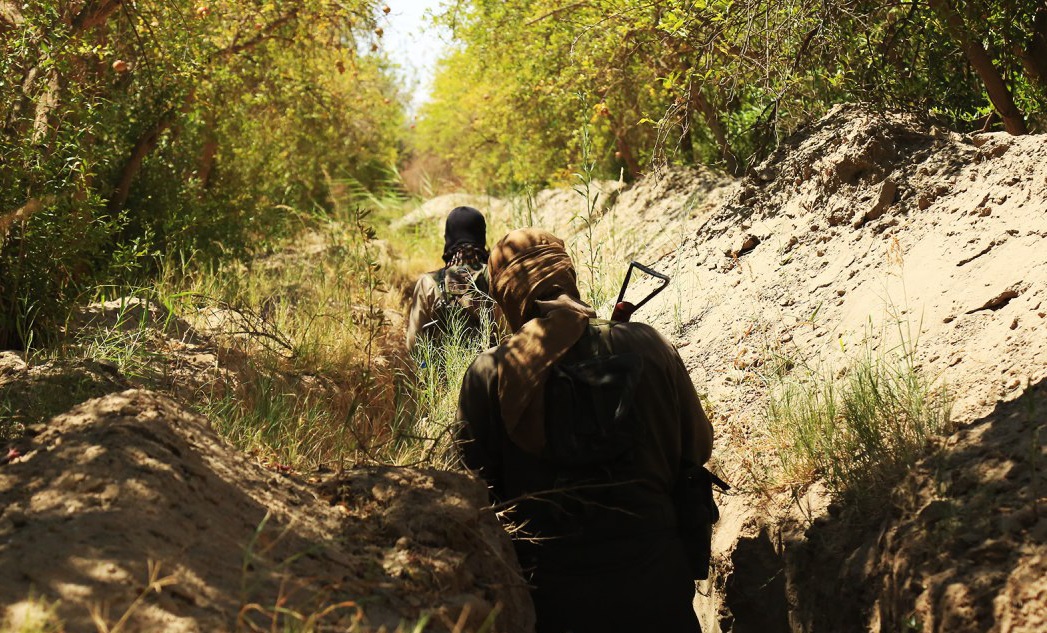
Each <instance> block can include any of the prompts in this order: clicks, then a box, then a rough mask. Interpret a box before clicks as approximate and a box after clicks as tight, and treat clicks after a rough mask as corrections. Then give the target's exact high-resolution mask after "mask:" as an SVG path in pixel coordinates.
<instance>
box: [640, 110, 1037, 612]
mask: <svg viewBox="0 0 1047 633" xmlns="http://www.w3.org/2000/svg"><path fill="white" fill-rule="evenodd" d="M655 187H657V184H656V183H655V182H645V183H641V184H640V185H639V186H638V187H636V188H635V189H634V190H633V191H632V192H630V195H634V196H637V197H643V196H644V195H645V190H646V192H647V193H650V192H652V191H653V190H654V188H655ZM693 190H694V191H696V192H698V191H702V190H703V187H702V185H700V184H699V183H695V184H694V185H693ZM623 197H624V196H623ZM1045 237H1047V141H1045V138H1044V137H1043V136H1028V137H1010V136H1007V135H1004V134H984V135H976V136H975V137H973V138H971V137H962V136H960V135H957V134H950V133H946V132H942V131H939V130H937V129H935V128H934V127H933V126H930V125H928V124H927V123H926V122H924V121H920V120H916V119H913V118H909V117H905V116H881V115H876V114H872V113H870V112H867V111H865V110H863V109H861V108H857V107H841V108H837V109H835V110H834V111H832V112H831V113H830V114H829V115H828V116H827V117H826V118H825V119H823V120H822V121H821V122H819V123H818V124H817V125H815V126H812V128H811V129H809V130H808V131H806V132H805V133H803V134H801V135H799V136H797V137H796V138H795V139H793V140H792V141H791V142H790V143H789V144H787V145H786V146H785V147H783V148H782V150H781V151H779V152H778V154H777V155H775V156H772V157H771V158H770V159H769V160H768V161H767V162H766V163H764V164H763V165H762V166H761V167H760V168H759V169H758V170H756V173H755V174H754V175H753V176H751V177H748V178H746V179H745V180H743V181H742V182H740V183H739V184H738V185H737V187H736V189H735V190H734V191H733V192H731V193H730V194H729V195H728V196H727V197H726V199H725V201H724V202H723V203H722V204H721V205H719V206H717V207H716V208H714V209H713V210H711V211H709V212H706V213H705V214H700V215H699V216H698V217H697V218H696V221H695V222H694V223H692V224H691V226H690V228H689V230H688V232H687V238H686V240H685V241H684V243H683V245H682V246H681V247H680V248H679V249H678V250H676V251H674V252H673V253H670V254H668V255H666V256H664V257H663V258H662V259H661V260H660V261H659V264H658V267H659V268H661V269H663V270H665V271H667V272H670V274H673V275H674V280H673V286H672V288H671V289H670V290H669V291H667V292H665V293H663V294H662V295H660V296H659V297H658V298H657V299H656V300H655V301H654V302H652V304H651V305H650V307H649V308H645V309H644V311H643V312H641V313H640V314H638V315H637V317H636V318H637V319H640V320H646V321H648V322H651V323H652V324H653V325H655V326H656V327H658V328H659V329H660V330H661V331H663V332H665V333H667V334H670V335H671V336H672V338H673V339H674V340H675V341H677V342H678V345H679V346H680V353H681V355H682V356H683V357H684V360H685V362H686V364H687V366H688V367H689V368H690V369H691V371H692V376H693V377H694V379H695V384H696V385H698V386H699V389H700V390H703V391H705V392H707V394H708V395H709V397H710V400H711V401H712V402H713V408H714V411H715V414H716V418H717V420H718V440H717V450H716V454H715V460H716V461H717V462H718V467H719V468H720V469H721V470H722V472H723V473H724V474H725V475H726V478H727V479H728V480H729V481H734V482H736V483H740V484H741V486H740V488H741V489H742V490H741V492H740V493H739V494H737V495H735V496H731V497H724V499H723V501H724V503H723V506H724V507H723V510H724V517H723V519H722V520H721V524H720V526H719V529H718V532H717V535H716V537H715V538H716V542H715V544H714V546H715V547H716V548H717V550H718V553H719V565H718V573H717V575H716V577H715V578H714V580H713V581H711V583H709V584H708V585H707V586H705V587H704V588H703V592H704V593H708V597H707V598H703V599H701V600H700V601H699V605H698V607H699V610H700V612H701V614H702V620H703V627H704V630H705V631H707V632H708V631H716V630H724V631H728V630H730V631H761V632H774V631H788V630H807V631H848V630H866V629H874V630H883V631H894V630H903V629H904V627H905V626H914V627H917V628H916V630H919V627H924V628H922V630H924V631H928V630H935V631H938V630H941V631H944V630H972V631H973V630H1001V631H1003V630H1012V629H1013V630H1024V629H1020V627H1019V628H1015V627H1016V626H1017V625H1016V624H1015V623H1016V622H1036V620H1035V618H1032V616H1030V615H1029V614H1028V612H1029V611H1030V610H1032V611H1035V612H1037V613H1038V614H1039V615H1041V616H1042V614H1043V613H1044V612H1047V606H1045V605H1044V603H1043V594H1042V587H1039V588H1038V585H1035V584H1033V585H1029V584H1027V583H1026V584H1023V583H1022V582H1021V580H1020V579H1022V578H1026V579H1027V578H1031V577H1033V576H1034V574H1035V573H1036V571H1037V570H1039V569H1041V568H1042V566H1043V563H1042V561H1043V558H1044V556H1047V545H1045V542H1044V538H1043V534H1042V530H1043V528H1042V526H1041V524H1040V523H1038V522H1037V521H1033V522H1032V523H1031V524H1029V523H1028V518H1027V517H1026V515H1024V514H1023V515H1021V516H1020V517H1018V518H1016V519H1005V520H1004V522H1005V523H1006V525H1007V528H1008V529H1009V530H1012V532H1010V533H1009V534H1011V536H1009V537H1008V538H1009V539H1010V541H1008V540H1000V538H1001V537H1000V535H999V534H990V533H989V532H988V531H987V529H988V528H986V527H984V526H983V525H982V523H981V522H982V521H983V520H986V518H987V517H989V516H992V517H994V518H992V519H991V520H990V522H989V523H987V524H985V525H987V526H989V527H994V526H995V527H994V529H995V528H997V527H999V526H1000V523H999V521H1000V520H1001V519H1000V515H1006V514H1007V512H1006V511H1005V510H1004V509H1003V508H1004V507H1013V508H1014V509H1015V511H1017V510H1018V509H1020V508H1021V507H1027V506H1029V505H1030V504H1036V503H1039V504H1040V506H1038V507H1041V508H1042V507H1043V503H1044V502H1045V501H1047V499H1045V498H1044V494H1045V493H1044V490H1045V489H1044V488H1043V487H1042V485H1040V484H1035V483H1034V484H1028V482H1027V481H1025V480H1023V479H1022V478H1021V477H1022V476H1019V474H1018V473H1019V472H1020V471H1019V470H1015V471H1013V472H1012V469H1011V468H1010V466H1007V465H1006V464H1010V463H1011V461H1013V459H1015V456H1014V454H1013V451H1012V448H1013V446H1015V445H1017V446H1023V447H1025V448H1024V450H1025V451H1026V452H1027V454H1028V455H1030V456H1031V457H1029V458H1028V459H1029V460H1031V462H1030V463H1031V464H1045V463H1047V458H1045V457H1044V449H1043V443H1042V441H1041V440H1039V439H1037V438H1038V437H1039V435H1038V434H1042V433H1041V431H1042V429H1043V425H1044V422H1043V414H1042V413H1041V414H1039V418H1038V419H1037V418H1035V417H1033V418H1030V419H1029V421H1028V422H1027V423H1024V424H1011V426H1010V427H1008V428H1010V429H1011V431H1009V432H1003V431H1002V430H998V431H994V432H986V433H974V432H973V431H971V430H970V429H973V428H982V427H985V428H996V427H997V425H996V424H995V423H994V422H993V420H995V419H996V418H995V417H993V416H994V415H996V414H994V413H993V412H994V410H996V407H997V402H1000V401H1009V400H1014V399H1017V398H1025V396H1023V395H1022V394H1023V393H1025V392H1026V391H1027V390H1028V389H1029V387H1030V385H1034V384H1037V383H1038V382H1039V381H1041V380H1043V379H1044V378H1047V369H1045V368H1047V250H1045V249H1044V247H1043V245H1044V243H1045V242H1044V238H1045ZM661 254H662V253H660V252H659V251H658V250H657V249H651V250H648V251H647V256H648V257H651V258H654V257H656V256H659V255H661ZM899 333H900V334H899ZM899 339H902V340H904V342H905V343H906V344H908V345H911V346H914V347H915V350H916V351H915V354H916V359H917V361H918V363H919V365H920V367H921V370H922V371H923V373H924V375H926V376H929V377H931V378H932V379H935V380H937V381H938V382H939V383H947V384H948V385H950V386H951V389H952V392H953V393H954V394H955V404H954V406H953V419H954V421H955V422H956V423H957V424H959V425H960V427H961V430H960V431H959V433H965V432H966V433H967V434H968V435H964V436H961V435H957V436H954V437H951V438H949V439H948V440H947V441H946V442H945V446H944V447H943V449H942V451H943V452H942V457H941V458H940V459H941V460H944V461H941V462H937V463H939V464H945V465H946V466H942V467H941V468H950V469H958V468H961V465H963V464H966V466H964V467H965V468H969V469H970V470H971V473H972V476H974V477H975V478H979V477H980V478H982V479H984V480H986V481H992V482H994V483H993V486H995V487H990V489H991V490H997V492H996V493H993V495H992V498H994V499H997V500H998V502H999V503H1001V504H1003V503H1004V502H1005V503H1006V504H1009V505H994V504H993V503H990V500H989V498H985V499H984V501H975V500H973V499H968V498H967V497H968V496H970V495H973V494H974V493H975V490H974V489H972V488H971V487H966V488H965V487H964V486H962V485H961V486H959V487H952V483H951V480H950V479H949V478H948V477H950V476H952V475H948V474H947V473H944V474H943V473H942V472H940V471H939V470H938V469H937V468H936V466H935V463H934V462H927V463H925V464H924V465H922V466H921V467H920V471H921V472H924V473H925V474H927V473H930V474H933V477H932V479H933V478H937V479H935V481H937V483H936V484H933V483H931V482H930V480H928V481H925V482H924V483H923V484H918V483H917V482H918V481H920V480H919V476H917V475H914V478H913V479H912V480H910V481H908V482H907V483H906V484H905V485H904V486H903V489H904V490H908V491H909V492H910V496H909V497H905V496H904V495H902V496H900V497H899V498H898V499H896V500H894V502H895V503H896V504H899V505H900V506H901V507H903V508H904V511H901V512H900V513H897V514H895V515H894V516H893V518H892V519H890V520H888V522H886V523H884V524H882V525H881V524H876V525H873V526H867V527H866V528H865V531H861V530H859V531H861V533H860V534H858V535H853V534H852V535H851V539H850V541H848V542H847V543H846V544H843V543H840V542H838V541H839V539H836V540H833V539H835V537H832V538H830V537H831V536H832V534H831V533H832V530H833V529H839V530H840V531H842V532H847V531H848V526H850V531H851V532H854V531H855V530H856V529H857V528H855V527H854V526H853V524H850V523H848V521H846V520H844V519H842V518H840V516H839V513H838V512H837V510H838V508H836V507H834V506H832V505H830V504H829V500H828V499H827V497H826V495H825V494H824V491H823V490H822V489H821V488H820V487H819V486H814V487H813V488H809V489H806V490H803V489H801V490H797V491H795V493H788V494H784V495H777V494H774V493H773V491H768V490H766V489H763V488H761V486H760V485H757V483H758V481H757V479H754V477H753V475H754V474H758V473H760V472H761V469H762V468H764V467H767V466H768V463H767V460H766V457H767V456H773V455H775V454H776V448H777V447H776V446H774V445H773V444H771V443H770V439H769V437H768V434H767V431H766V421H765V416H764V413H765V407H766V403H767V395H768V390H769V384H770V383H772V382H773V380H769V377H770V376H772V375H773V374H774V373H775V372H778V373H781V372H786V373H788V372H789V371H799V370H798V369H791V368H794V367H795V368H800V367H819V368H833V367H841V366H843V365H844V364H845V363H846V362H847V361H848V360H849V359H851V358H853V357H854V355H855V354H856V353H859V352H860V351H861V350H863V349H869V350H871V353H874V354H877V353H885V352H886V351H888V350H890V349H893V348H895V347H896V346H897V345H899ZM1029 399H1032V396H1029ZM1026 401H1031V400H1026ZM968 425H976V427H969V428H968ZM965 429H966V430H965ZM1001 429H1002V427H1001ZM980 460H984V461H987V462H990V463H992V464H995V465H994V466H986V465H980V464H979V463H978V462H979V461H980ZM993 460H1004V461H1003V462H997V461H993ZM1001 464H1004V465H1001ZM1031 468H1032V472H1039V471H1038V470H1037V468H1039V469H1042V466H1031ZM1008 473H1012V474H1011V476H1010V477H1008V476H1007V475H1008ZM927 476H928V477H929V476H930V475H927ZM942 478H944V479H942ZM1033 481H1036V480H1035V478H1034V480H1033ZM754 482H755V483H754ZM943 482H944V483H943ZM1023 482H1024V483H1023ZM1030 485H1031V487H1029V486H1030ZM767 494H769V495H770V497H766V496H765V495H767ZM981 498H982V497H979V499H981ZM937 500H942V501H943V504H945V505H942V504H939V505H933V506H932V505H930V504H932V502H934V501H937ZM1037 500H1038V501H1037ZM885 503H886V500H885ZM972 504H973V505H972ZM925 507H935V508H939V510H932V511H930V512H931V513H932V514H933V513H935V512H939V511H943V510H940V509H941V508H957V509H960V510H959V511H957V512H956V513H955V514H950V515H949V516H950V520H949V521H946V522H944V523H941V522H939V523H941V525H953V526H954V528H955V530H956V533H957V534H966V535H967V536H965V537H964V538H966V539H968V541H970V542H967V545H966V546H967V547H968V550H967V552H968V554H969V556H970V557H971V558H970V560H969V561H967V562H965V563H964V564H963V565H961V564H958V563H957V562H956V561H955V560H954V558H955V556H954V555H951V556H952V557H950V558H942V559H941V560H939V561H937V562H933V563H928V562H927V561H924V560H922V559H919V557H918V555H917V551H923V552H925V553H926V552H941V551H950V550H948V548H949V547H954V546H955V544H954V542H953V541H948V540H946V541H943V543H944V545H943V546H942V548H935V547H927V548H925V549H923V550H920V548H921V547H923V545H926V544H927V543H933V541H927V540H926V539H923V540H921V539H917V538H916V536H917V535H918V534H922V532H921V530H922V529H923V527H922V526H924V525H925V523H912V522H911V521H910V519H912V513H914V512H915V513H917V514H919V512H920V511H921V508H925ZM819 517H821V519H819ZM1023 517H1024V518H1023ZM925 518H926V517H925ZM907 521H908V522H907ZM815 523H817V525H818V527H817V528H814V527H812V526H813V525H814V524H815ZM936 524H937V523H936ZM833 526H836V527H835V528H834V527H833ZM809 529H813V530H814V531H813V532H810V533H808V534H805V532H806V531H808V530H809ZM950 529H952V528H950ZM881 532H882V533H883V534H885V535H886V536H885V537H884V540H883V541H882V542H880V541H878V540H877V537H878V536H879V534H880V533H881ZM812 539H823V541H824V542H825V543H828V542H830V541H832V542H833V543H835V545H834V548H835V549H833V548H826V549H829V550H832V551H831V553H829V554H827V555H826V556H823V557H820V558H818V559H817V560H818V564H817V565H810V564H807V563H804V561H809V560H810V556H811V554H810V551H809V549H805V544H807V545H809V546H810V547H814V548H815V549H817V547H816V546H815V545H814V543H815V541H813V540H812ZM823 541H818V543H819V544H821V543H822V542H823ZM957 542H959V541H957ZM904 543H912V544H913V548H915V549H910V548H908V547H906V546H904ZM921 543H922V544H923V545H921ZM1019 543H1020V544H1021V547H1019V548H1018V549H1017V550H1015V551H1013V552H1011V553H1008V554H1007V555H1006V556H1002V555H1001V554H999V553H993V552H999V551H1001V550H1000V549H994V548H1002V549H1006V548H1007V547H1008V545H1009V544H1010V545H1015V544H1019ZM955 547H959V546H955ZM986 548H987V549H986ZM975 554H977V556H975ZM950 574H953V575H950ZM956 574H959V575H960V576H963V577H964V578H965V580H964V581H963V583H966V584H962V583H958V582H954V581H953V580H950V579H951V578H953V577H954V575H956ZM845 577H846V578H848V579H849V580H848V581H847V582H846V583H844V581H843V580H842V579H843V578H845ZM811 579H814V581H813V582H812V580H811ZM844 586H846V587H851V588H855V591H853V592H848V591H846V590H844V589H842V588H841V587H844ZM866 587H870V588H871V589H870V590H869V591H865V590H864V588H866ZM1026 591H1032V592H1033V593H1032V594H1031V595H1025V594H1023V593H1022V592H1026ZM1037 592H1039V593H1037ZM852 593H853V594H854V595H851V594H852ZM943 596H944V597H943ZM1006 596H1011V597H1014V598H1015V599H1014V600H1011V601H1008V600H1009V598H1007V597H1006ZM1022 596H1024V597H1022ZM943 601H944V602H943ZM950 601H951V602H950ZM968 604H969V605H975V606H974V607H971V608H969V609H968V608H966V607H964V606H963V605H968ZM874 605H876V606H875V608H874ZM949 605H953V606H949ZM977 605H980V606H977ZM986 605H991V606H990V607H987V606H986ZM816 612H820V613H821V614H822V615H821V616H817V617H815V616H814V615H812V613H816ZM985 613H988V614H990V617H989V619H986V618H985V617H984V614H985ZM948 614H951V615H948ZM1023 614H1024V615H1023ZM1030 618H1031V619H1030ZM942 622H946V623H947V624H944V625H943V624H942Z"/></svg>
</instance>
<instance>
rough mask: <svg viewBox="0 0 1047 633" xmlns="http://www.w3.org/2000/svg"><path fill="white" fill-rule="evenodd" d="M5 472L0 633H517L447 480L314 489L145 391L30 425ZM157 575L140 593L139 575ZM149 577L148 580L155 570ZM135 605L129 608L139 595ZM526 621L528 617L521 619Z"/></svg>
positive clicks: (517, 619) (487, 527) (370, 479)
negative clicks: (50, 632) (48, 628)
mask: <svg viewBox="0 0 1047 633" xmlns="http://www.w3.org/2000/svg"><path fill="white" fill-rule="evenodd" d="M29 434H30V437H28V438H26V440H25V445H24V446H23V449H24V455H22V456H21V457H18V458H16V459H14V460H12V461H10V462H9V463H7V464H5V465H2V466H0V507H2V508H3V512H2V514H0V569H2V570H3V573H2V574H0V596H3V604H2V606H3V607H4V608H5V609H6V611H7V613H6V617H7V618H8V620H9V621H8V625H9V626H12V627H16V626H17V620H18V619H20V618H25V617H26V616H27V614H31V612H32V611H33V610H34V607H33V606H32V605H34V604H36V605H39V604H40V603H41V599H42V600H43V601H44V602H47V603H52V602H54V601H58V602H57V606H56V607H55V608H56V612H57V615H58V616H59V618H60V619H61V620H62V621H63V622H64V623H65V630H67V631H95V630H96V625H95V624H94V623H93V622H92V616H91V610H92V609H94V611H95V614H96V616H95V617H100V618H102V619H104V620H106V621H107V622H108V623H109V624H113V623H115V622H117V621H118V620H119V619H120V618H121V617H123V616H124V615H125V614H127V615H128V621H127V623H126V628H125V630H164V631H234V630H258V628H265V629H269V628H273V629H278V628H282V627H285V626H291V625H293V624H294V623H295V621H298V623H299V624H300V623H301V622H302V621H303V620H304V619H305V618H308V617H310V616H312V617H313V618H314V620H315V622H316V623H318V624H319V625H320V629H321V630H347V629H348V628H349V627H350V626H351V625H354V624H355V625H356V626H357V627H358V628H356V629H353V630H361V631H368V630H374V629H377V628H378V627H380V626H385V627H388V628H389V629H392V628H394V627H396V626H397V625H398V624H400V623H401V622H402V621H407V622H411V621H414V620H417V619H418V618H420V617H423V616H425V615H427V614H428V615H429V616H430V618H431V624H430V627H429V628H427V629H426V630H433V631H439V630H450V629H452V628H453V627H454V626H455V625H456V623H458V622H461V623H463V626H464V629H463V630H475V629H476V628H477V627H478V626H479V623H480V622H482V621H483V619H484V618H486V617H488V615H489V613H490V612H491V611H492V609H494V608H495V607H496V605H497V606H498V608H500V609H501V615H500V616H499V617H498V622H499V623H500V624H499V625H498V627H496V628H497V629H500V630H511V631H526V630H529V628H530V625H531V621H530V620H529V614H530V612H531V611H530V609H531V607H530V603H529V598H528V596H527V593H526V591H525V590H524V589H523V588H522V587H521V585H520V584H519V580H518V576H517V575H516V573H515V570H514V568H513V563H512V562H511V561H512V556H511V548H510V546H509V544H508V542H507V539H506V537H505V535H504V533H503V532H502V529H501V527H500V526H499V524H498V522H497V521H496V520H495V517H494V516H493V514H492V513H491V512H490V511H489V510H486V509H483V506H484V505H485V502H486V491H485V490H484V489H483V488H482V487H480V486H478V485H477V484H476V483H475V482H473V481H471V480H469V479H468V478H466V477H464V476H460V475H454V474H449V473H440V472H429V471H418V470H405V469H371V470H360V471H350V472H347V473H345V474H343V475H341V476H340V477H339V478H337V479H332V480H329V481H327V482H326V484H325V485H324V486H323V488H322V490H323V491H324V492H322V493H320V494H319V495H318V494H317V492H316V491H315V489H314V488H313V487H310V486H309V485H306V484H304V483H302V482H299V481H297V480H295V479H293V478H291V477H288V476H285V475H282V474H278V473H274V472H271V471H268V470H266V469H264V468H261V467H260V466H258V465H256V464H254V463H251V462H249V461H247V460H246V459H245V458H244V457H243V456H242V455H241V454H239V453H238V452H237V451H235V450H233V449H232V448H231V447H229V446H227V445H226V443H225V442H224V441H223V440H221V439H220V438H218V437H217V436H216V435H215V433H213V432H212V431H211V430H210V429H209V428H208V427H207V424H206V422H205V421H204V420H203V419H202V418H200V417H199V416H196V415H194V414H191V413H189V412H188V411H187V410H185V409H184V408H182V407H181V406H179V405H177V404H176V403H174V402H173V401H171V400H169V399H167V398H165V397H163V396H159V395H157V394H155V393H152V392H149V391H140V390H139V391H135V390H131V391H124V392H121V393H115V394H111V395H108V396H105V397H102V398H98V399H94V400H90V401H88V402H85V403H84V404H82V405H80V406H78V407H76V408H75V409H73V410H72V411H70V412H68V413H66V414H64V415H60V416H58V417H56V418H54V419H52V420H50V421H49V422H48V423H47V424H46V425H38V426H33V427H30V429H29ZM150 561H153V562H154V563H158V564H159V568H158V572H157V573H156V574H155V575H154V577H153V578H152V580H153V581H156V584H155V585H154V586H158V585H163V586H162V588H161V589H160V590H159V591H149V590H148V586H149V585H147V566H149V565H150ZM153 569H154V571H155V570H156V568H155V567H154V568H153ZM140 596H141V598H140V599H139V597H140ZM530 617H533V616H530Z"/></svg>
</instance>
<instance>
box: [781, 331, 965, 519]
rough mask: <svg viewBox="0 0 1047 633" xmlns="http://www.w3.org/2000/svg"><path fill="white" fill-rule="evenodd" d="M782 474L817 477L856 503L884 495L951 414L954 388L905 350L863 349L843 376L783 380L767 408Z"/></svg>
mask: <svg viewBox="0 0 1047 633" xmlns="http://www.w3.org/2000/svg"><path fill="white" fill-rule="evenodd" d="M767 417H768V421H769V429H770V432H771V435H772V436H773V437H774V438H775V440H777V442H778V443H779V445H780V446H782V450H781V453H780V455H779V457H780V459H781V465H782V468H783V471H784V475H785V477H786V478H787V479H788V480H790V481H791V482H793V483H810V482H811V481H813V480H814V478H816V477H821V478H823V479H824V480H825V483H826V485H827V486H828V487H829V489H830V491H832V492H833V493H834V494H836V495H837V496H839V497H841V498H844V499H846V500H849V501H853V502H855V503H856V504H858V505H863V506H864V505H866V502H867V501H874V502H875V500H877V499H882V498H883V497H882V494H883V493H885V492H886V490H888V489H889V488H890V486H891V485H892V484H894V483H895V482H896V481H897V480H898V479H899V478H900V477H901V476H902V475H903V474H904V473H905V471H906V470H907V468H908V467H909V466H911V465H912V464H913V463H915V462H916V460H917V459H919V458H920V457H921V456H922V455H923V454H924V453H925V451H926V449H927V446H928V443H929V441H930V440H931V438H932V437H933V436H934V435H936V434H937V433H940V432H941V431H942V430H944V429H945V428H946V427H947V425H948V420H949V394H948V391H947V389H945V388H944V387H941V388H938V389H935V388H934V387H933V386H932V384H931V381H929V380H928V379H927V377H926V376H924V374H923V373H922V371H921V370H920V368H919V367H917V365H916V364H915V361H914V359H913V354H912V350H911V349H907V350H904V351H903V352H902V353H901V354H897V355H892V354H885V355H875V354H874V353H873V352H872V351H871V350H869V349H866V351H865V353H864V354H863V355H862V356H860V357H859V358H857V359H855V360H854V361H852V362H851V364H850V365H849V366H848V367H847V368H846V370H845V371H844V372H842V376H839V377H838V376H836V375H833V374H820V375H819V374H811V375H808V376H806V377H805V378H802V379H799V380H791V381H783V382H782V383H780V384H779V386H778V388H777V390H776V393H774V394H772V396H771V399H770V403H769V405H768V407H767Z"/></svg>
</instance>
